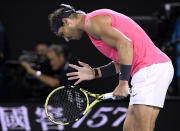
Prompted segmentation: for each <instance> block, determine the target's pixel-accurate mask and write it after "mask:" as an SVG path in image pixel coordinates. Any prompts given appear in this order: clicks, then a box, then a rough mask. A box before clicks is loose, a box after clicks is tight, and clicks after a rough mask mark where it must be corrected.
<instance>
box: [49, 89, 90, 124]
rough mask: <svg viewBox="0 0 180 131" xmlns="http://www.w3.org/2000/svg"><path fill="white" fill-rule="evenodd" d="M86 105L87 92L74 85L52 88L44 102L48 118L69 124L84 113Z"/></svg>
mask: <svg viewBox="0 0 180 131" xmlns="http://www.w3.org/2000/svg"><path fill="white" fill-rule="evenodd" d="M88 107H89V100H88V94H87V92H86V91H85V90H81V89H80V88H78V87H74V86H61V87H58V88H56V89H54V90H53V91H52V92H51V93H50V94H49V95H48V97H47V99H46V102H45V112H46V115H47V117H48V119H49V120H50V121H51V122H53V123H55V124H59V125H69V124H71V123H73V122H75V121H77V120H79V119H80V118H81V117H82V116H83V115H85V114H86V112H87V111H88V109H89V108H88ZM54 109H55V110H54Z"/></svg>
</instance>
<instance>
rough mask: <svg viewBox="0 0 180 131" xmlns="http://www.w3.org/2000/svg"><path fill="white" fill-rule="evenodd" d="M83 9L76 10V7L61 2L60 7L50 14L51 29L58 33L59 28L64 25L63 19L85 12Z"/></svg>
mask: <svg viewBox="0 0 180 131" xmlns="http://www.w3.org/2000/svg"><path fill="white" fill-rule="evenodd" d="M84 13H85V12H83V11H80V10H78V11H76V10H75V9H74V7H72V6H70V5H66V4H61V5H60V8H59V9H56V10H55V11H54V12H52V13H51V14H50V15H49V22H50V28H51V31H53V32H54V33H55V34H56V35H58V29H59V28H60V27H61V26H62V25H63V22H62V19H63V18H67V17H69V16H70V15H72V14H73V15H72V16H74V17H76V16H77V14H84Z"/></svg>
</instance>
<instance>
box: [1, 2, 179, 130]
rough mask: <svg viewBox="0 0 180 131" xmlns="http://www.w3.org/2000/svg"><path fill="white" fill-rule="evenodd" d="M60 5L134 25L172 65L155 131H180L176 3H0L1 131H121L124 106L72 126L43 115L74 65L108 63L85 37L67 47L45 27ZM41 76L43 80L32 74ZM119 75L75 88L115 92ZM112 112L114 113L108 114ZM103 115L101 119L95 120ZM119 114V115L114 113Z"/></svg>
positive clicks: (118, 104)
mask: <svg viewBox="0 0 180 131" xmlns="http://www.w3.org/2000/svg"><path fill="white" fill-rule="evenodd" d="M61 3H65V4H71V5H73V6H74V7H75V8H76V9H80V10H83V11H85V12H86V13H88V12H91V11H93V10H96V9H100V8H109V9H112V10H115V11H118V12H120V13H123V14H125V15H127V16H129V17H131V18H132V19H133V20H135V21H136V22H137V23H138V24H139V25H140V26H141V27H142V28H143V29H144V30H145V31H146V33H147V34H148V35H149V36H150V38H151V39H152V40H153V42H154V43H155V45H156V46H157V47H159V48H160V49H161V50H162V51H163V52H165V53H166V54H167V55H168V56H169V57H170V58H171V60H172V62H173V64H174V68H175V75H174V79H173V81H172V83H171V85H170V86H169V89H168V93H167V97H166V104H165V108H164V110H162V111H161V113H160V117H159V118H158V120H157V126H156V129H155V130H157V131H162V130H163V131H170V130H173V131H175V130H177V131H178V130H180V127H179V126H178V122H179V121H180V118H179V117H180V113H179V112H180V2H178V0H146V1H144V0H137V1H131V0H121V1H117V0H111V1H103V0H99V1H97V0H91V1H87V0H86V1H85V0H66V1H64V0H61V1H59V0H51V1H43V0H38V1H37V0H36V1H35V0H31V1H30V0H15V1H10V0H2V1H0V130H2V131H7V130H17V131H19V130H27V131H29V130H32V131H37V130H43V131H46V130H78V131H80V130H84V129H86V130H110V129H113V130H114V131H116V130H118V131H120V130H122V123H123V120H124V118H125V112H126V110H127V106H128V98H127V99H126V100H124V101H113V102H111V101H107V102H105V103H103V104H99V106H96V107H95V108H93V110H92V111H91V112H90V113H89V114H88V115H87V116H86V118H84V119H83V120H82V121H80V122H79V123H75V124H74V125H72V126H71V127H64V126H59V125H53V124H52V123H50V122H49V121H48V119H47V118H46V115H45V111H44V106H43V105H44V102H45V99H46V97H47V95H48V94H49V93H50V92H51V91H52V90H53V89H54V88H56V87H59V86H62V85H69V84H71V85H72V84H73V83H74V81H68V80H67V77H66V75H65V74H66V73H67V72H71V71H73V69H72V68H70V67H68V64H69V63H73V64H77V61H78V60H80V61H83V62H85V63H88V64H89V65H90V66H91V67H98V66H101V65H105V64H107V63H109V62H110V61H111V60H110V59H108V58H106V57H105V56H103V55H102V54H101V53H100V52H99V51H98V50H97V49H96V48H95V47H94V46H93V44H92V43H91V42H90V40H89V38H88V36H86V35H84V36H83V38H82V39H81V40H79V41H71V42H69V43H66V42H65V41H64V40H63V39H62V38H58V37H57V36H55V35H54V34H53V33H52V32H51V31H50V27H49V22H48V15H49V14H50V13H51V12H52V11H54V10H55V9H56V8H58V7H59V5H60V4H61ZM37 71H39V73H40V72H41V75H43V77H42V78H38V77H36V76H35V75H34V72H37ZM117 84H118V76H116V77H113V78H106V79H98V80H93V81H86V82H83V83H82V84H80V85H79V87H81V88H84V89H86V90H88V91H91V92H94V93H105V92H110V91H113V89H114V88H115V87H116V85H117ZM110 109H112V110H111V111H110ZM98 110H101V111H102V112H103V113H104V114H105V113H106V115H105V117H103V118H102V117H100V116H99V118H98V117H97V118H96V117H95V116H94V114H95V113H96V112H97V111H98ZM117 111H118V113H117Z"/></svg>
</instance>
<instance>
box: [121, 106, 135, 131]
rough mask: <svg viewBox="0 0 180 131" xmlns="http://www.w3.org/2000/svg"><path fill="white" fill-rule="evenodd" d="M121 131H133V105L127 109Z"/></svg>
mask: <svg viewBox="0 0 180 131" xmlns="http://www.w3.org/2000/svg"><path fill="white" fill-rule="evenodd" d="M123 131H134V113H133V105H131V106H129V107H128V112H127V115H126V120H125V122H124V125H123Z"/></svg>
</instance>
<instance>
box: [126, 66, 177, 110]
mask: <svg viewBox="0 0 180 131" xmlns="http://www.w3.org/2000/svg"><path fill="white" fill-rule="evenodd" d="M173 75H174V68H173V65H172V63H171V62H165V63H159V64H153V65H151V66H148V67H145V68H142V69H140V70H139V71H137V72H136V73H135V74H134V75H133V77H132V80H131V85H132V91H131V94H130V103H129V105H133V104H143V105H150V106H155V107H160V108H163V106H164V101H165V97H166V92H167V89H168V87H169V85H170V83H171V81H172V79H173Z"/></svg>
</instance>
